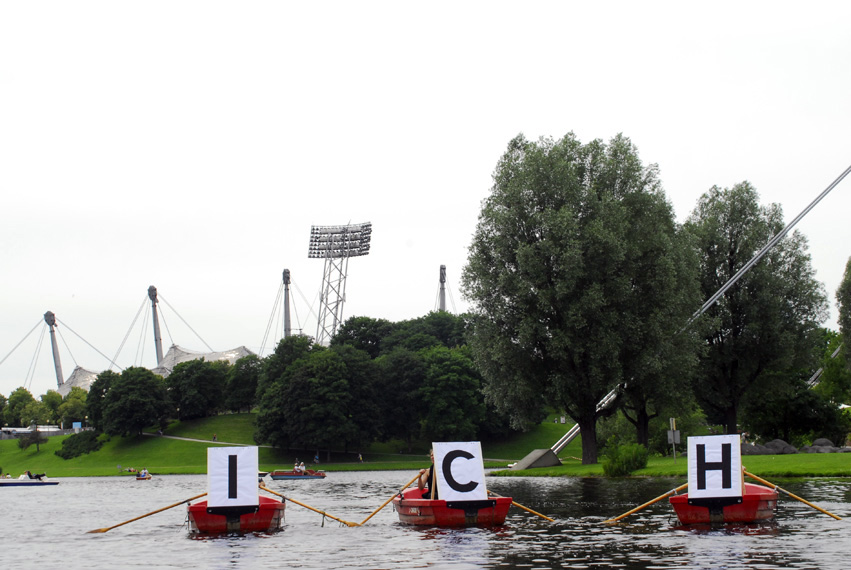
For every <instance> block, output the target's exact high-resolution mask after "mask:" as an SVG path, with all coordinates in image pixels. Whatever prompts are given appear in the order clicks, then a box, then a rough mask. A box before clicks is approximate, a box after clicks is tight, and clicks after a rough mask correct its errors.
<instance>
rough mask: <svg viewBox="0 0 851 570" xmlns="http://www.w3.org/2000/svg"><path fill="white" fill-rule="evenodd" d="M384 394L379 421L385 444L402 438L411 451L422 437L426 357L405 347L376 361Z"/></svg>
mask: <svg viewBox="0 0 851 570" xmlns="http://www.w3.org/2000/svg"><path fill="white" fill-rule="evenodd" d="M376 366H377V367H378V378H379V388H378V390H379V393H380V394H381V399H380V405H381V409H380V411H379V418H380V419H381V435H380V438H381V440H382V441H389V440H391V439H400V440H402V441H404V442H405V443H406V444H407V447H408V452H410V451H411V447H412V444H413V442H414V440H416V439H417V438H419V436H420V423H421V421H422V419H423V415H424V412H425V403H424V402H423V399H422V397H421V395H420V388H422V386H423V384H424V383H425V376H426V366H425V362H423V359H422V357H421V356H420V355H419V354H418V353H415V352H412V351H410V350H407V349H404V348H396V349H395V350H393V351H392V352H389V353H387V354H384V355H382V356H381V357H379V358H378V359H377V360H376Z"/></svg>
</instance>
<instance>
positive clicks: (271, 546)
mask: <svg viewBox="0 0 851 570" xmlns="http://www.w3.org/2000/svg"><path fill="white" fill-rule="evenodd" d="M414 474H415V473H413V472H410V473H409V472H407V471H405V472H356V473H329V475H328V477H327V479H325V480H314V481H267V485H268V486H269V487H270V488H271V489H274V490H276V491H278V492H282V493H285V494H286V495H287V496H289V497H291V498H293V499H296V500H298V501H300V502H303V503H305V504H307V505H310V506H313V507H315V508H318V509H320V510H324V511H326V512H328V513H329V514H331V515H334V516H336V517H339V518H341V519H343V520H347V521H352V522H361V521H362V520H363V519H365V518H366V517H367V516H368V515H369V514H370V513H371V512H372V511H374V510H375V509H377V508H378V507H379V506H380V505H381V504H382V503H383V502H384V501H386V500H387V499H388V498H390V497H391V496H392V495H393V494H394V493H395V492H397V491H398V490H399V489H400V488H401V487H402V486H403V485H404V484H405V483H406V482H407V481H408V480H409V479H410V478H412V477H413V476H414ZM58 480H59V481H60V484H59V485H56V486H50V487H40V488H38V487H14V488H5V489H2V491H0V493H2V495H0V524H2V535H0V536H2V539H0V565H2V567H3V568H32V569H38V570H52V569H60V568H61V569H63V570H67V569H73V568H82V567H86V568H110V569H115V568H127V567H136V568H143V569H145V570H154V569H159V568H164V569H165V568H222V569H225V568H227V569H253V568H322V569H323V570H328V569H338V568H453V569H467V568H470V569H472V568H496V569H512V568H522V569H535V568H594V569H601V568H606V569H610V568H627V569H632V568H636V569H638V568H641V569H663V568H718V569H736V568H759V569H773V568H837V569H839V568H847V567H848V565H849V561H848V555H849V550H851V527H849V517H851V481H849V480H846V479H814V480H777V481H775V483H777V484H779V485H781V486H783V487H784V488H785V489H787V490H789V491H791V492H792V493H795V494H797V495H798V496H801V497H804V498H806V499H808V500H810V501H812V502H814V503H815V504H817V505H819V506H820V507H822V508H825V509H827V510H828V511H830V512H832V513H834V514H836V515H838V516H840V517H842V518H843V520H842V521H836V520H834V519H832V518H830V517H828V516H826V515H824V514H821V513H819V512H817V511H815V510H814V509H812V508H810V507H808V506H806V505H804V504H802V503H800V502H798V501H795V500H793V499H791V498H789V497H788V496H786V495H782V494H781V495H780V499H779V501H778V503H779V506H778V513H777V520H776V522H774V523H771V524H763V525H755V526H740V527H729V528H718V529H686V528H682V527H678V524H677V520H676V517H675V516H674V515H673V510H672V509H671V507H670V505H669V504H668V502H667V500H663V501H660V502H658V503H656V504H655V505H653V506H651V507H648V508H646V509H644V510H642V511H640V512H638V513H636V514H635V515H632V516H630V517H627V518H626V519H624V520H623V521H622V522H621V523H618V524H615V525H606V524H604V523H603V521H604V520H606V519H608V518H612V517H615V516H617V515H620V514H622V513H624V512H626V511H628V510H630V509H632V508H634V507H636V506H638V505H640V504H642V503H644V502H646V501H648V500H650V499H652V498H654V497H657V496H659V495H661V494H663V493H665V492H666V491H668V490H670V489H672V488H674V487H676V486H678V485H679V484H681V483H682V482H683V481H681V480H674V479H639V480H611V479H603V478H594V479H580V478H558V479H547V478H495V477H489V478H488V487H489V489H491V490H493V491H494V492H496V493H499V494H502V495H510V496H512V497H513V498H514V500H515V501H516V502H518V503H520V504H522V505H525V506H527V507H529V508H531V509H533V510H535V511H538V512H540V513H543V514H546V515H548V516H550V517H552V518H554V519H556V522H555V523H550V522H548V521H545V520H543V519H541V518H540V517H537V516H535V515H532V514H529V513H527V512H526V511H523V510H521V509H518V508H516V507H512V509H511V511H510V512H509V517H508V519H507V521H506V524H505V526H503V527H501V528H497V529H477V528H469V529H455V530H448V529H435V528H415V527H409V526H404V525H401V524H400V523H399V522H398V517H397V515H396V513H395V512H394V511H393V506H392V504H390V505H387V506H386V507H385V508H384V509H383V510H381V511H380V512H379V513H378V514H377V515H375V516H374V517H373V518H372V519H370V521H369V522H367V524H366V525H364V526H362V527H354V528H350V527H347V526H345V525H341V524H340V523H338V522H335V521H333V520H330V519H326V520H324V521H323V517H322V516H321V515H319V514H316V513H314V512H313V511H310V510H308V509H305V508H303V507H300V506H298V505H295V504H293V503H291V502H287V510H286V522H285V524H284V529H283V530H282V531H281V532H278V533H274V534H268V535H247V536H225V537H218V538H197V537H193V536H191V535H190V534H189V532H188V529H187V527H186V524H185V521H186V506H185V505H181V506H178V507H175V508H173V509H170V510H166V511H163V512H161V513H157V514H155V515H152V516H150V517H146V518H143V519H141V520H138V521H136V522H132V523H129V524H126V525H124V526H120V527H118V528H115V529H113V530H111V531H109V532H107V533H100V534H88V533H87V531H89V530H92V529H97V528H105V527H109V526H112V525H115V524H118V523H120V522H122V521H126V520H129V519H132V518H134V517H137V516H140V515H142V514H145V513H148V512H151V511H154V510H156V509H158V508H161V507H164V506H167V505H171V504H174V503H176V502H178V501H182V500H184V499H188V498H189V497H193V496H195V495H198V494H200V493H203V492H204V491H206V476H203V475H172V476H162V477H154V479H152V480H150V481H138V482H137V481H135V480H134V479H131V478H129V477H102V478H99V477H95V478H62V479H58Z"/></svg>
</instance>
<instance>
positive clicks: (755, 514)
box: [669, 483, 777, 524]
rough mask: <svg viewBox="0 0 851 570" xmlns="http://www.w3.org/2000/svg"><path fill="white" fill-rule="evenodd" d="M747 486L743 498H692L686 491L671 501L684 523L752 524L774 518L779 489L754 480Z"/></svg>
mask: <svg viewBox="0 0 851 570" xmlns="http://www.w3.org/2000/svg"><path fill="white" fill-rule="evenodd" d="M744 485H745V486H744V493H743V494H742V497H741V498H739V497H727V498H723V499H692V500H689V498H688V493H684V494H682V495H674V496H672V497H671V498H670V499H669V501H670V502H671V505H672V506H673V507H674V512H676V513H677V518H678V519H680V522H681V523H682V524H707V523H753V522H759V521H766V520H769V519H772V518H774V511H775V510H776V509H777V491H775V490H774V489H770V488H768V487H763V486H762V485H754V484H753V483H745V484H744Z"/></svg>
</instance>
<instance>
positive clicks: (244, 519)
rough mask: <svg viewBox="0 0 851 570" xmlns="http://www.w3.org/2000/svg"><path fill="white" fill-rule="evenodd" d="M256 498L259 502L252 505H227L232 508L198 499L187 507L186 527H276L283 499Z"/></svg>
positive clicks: (207, 530) (202, 530)
mask: <svg viewBox="0 0 851 570" xmlns="http://www.w3.org/2000/svg"><path fill="white" fill-rule="evenodd" d="M259 500H260V504H259V505H256V506H249V507H246V508H243V509H239V508H233V507H230V509H232V510H231V511H230V512H228V511H227V510H225V509H223V510H218V509H216V508H215V507H208V506H207V501H198V502H197V503H194V504H191V505H189V506H188V507H187V516H188V519H189V530H190V532H192V533H196V534H225V533H232V532H236V533H247V532H273V531H276V530H280V528H281V522H282V521H283V519H284V510H285V508H286V503H284V502H282V501H279V500H277V499H271V498H269V497H259ZM226 509H227V508H226ZM240 511H242V512H240Z"/></svg>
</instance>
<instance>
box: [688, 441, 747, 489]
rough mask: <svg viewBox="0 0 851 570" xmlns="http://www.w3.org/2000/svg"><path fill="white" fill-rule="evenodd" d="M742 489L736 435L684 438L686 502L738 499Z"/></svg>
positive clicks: (738, 443)
mask: <svg viewBox="0 0 851 570" xmlns="http://www.w3.org/2000/svg"><path fill="white" fill-rule="evenodd" d="M743 487H744V477H743V474H742V448H741V440H740V439H739V436H738V435H735V434H734V435H709V436H703V437H690V438H688V496H689V499H708V498H716V497H741V496H742V489H743Z"/></svg>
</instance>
